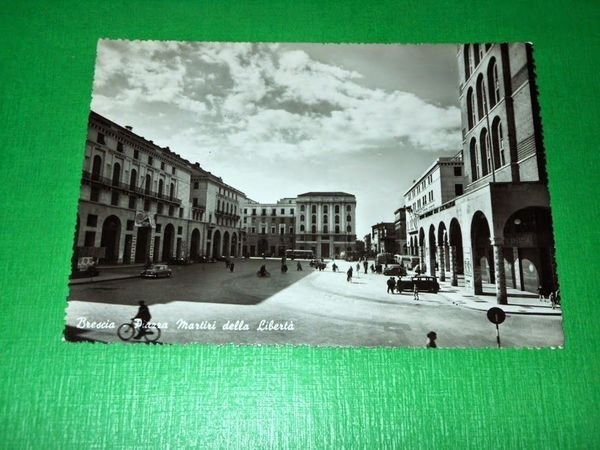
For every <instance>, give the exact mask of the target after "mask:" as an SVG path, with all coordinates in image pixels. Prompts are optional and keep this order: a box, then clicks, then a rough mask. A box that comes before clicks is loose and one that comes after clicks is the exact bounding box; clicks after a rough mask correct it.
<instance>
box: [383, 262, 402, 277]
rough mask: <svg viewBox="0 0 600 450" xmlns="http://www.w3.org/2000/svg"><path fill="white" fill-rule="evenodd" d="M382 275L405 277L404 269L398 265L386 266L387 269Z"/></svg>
mask: <svg viewBox="0 0 600 450" xmlns="http://www.w3.org/2000/svg"><path fill="white" fill-rule="evenodd" d="M383 274H384V275H390V276H396V277H403V276H405V275H406V269H405V268H404V266H403V265H400V264H388V266H387V268H385V269H384V270H383Z"/></svg>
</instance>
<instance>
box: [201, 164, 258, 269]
mask: <svg viewBox="0 0 600 450" xmlns="http://www.w3.org/2000/svg"><path fill="white" fill-rule="evenodd" d="M191 183H192V189H191V197H190V199H191V208H192V220H193V221H194V222H200V225H201V228H196V229H195V230H194V231H193V233H192V235H191V239H192V241H191V242H192V245H191V248H190V256H191V258H192V259H193V258H195V257H196V256H199V255H202V254H203V256H206V257H208V258H217V257H220V256H225V257H229V256H234V257H235V256H239V255H241V254H242V253H241V250H242V227H241V205H242V203H243V202H244V201H245V198H246V197H245V195H244V193H243V192H241V191H239V190H237V189H235V188H234V187H232V186H230V185H228V184H226V183H224V182H223V179H222V178H221V177H218V176H216V175H214V174H212V173H210V172H208V171H206V170H204V169H202V168H201V167H200V165H199V164H198V163H196V164H194V165H193V166H192V170H191ZM202 249H204V252H202Z"/></svg>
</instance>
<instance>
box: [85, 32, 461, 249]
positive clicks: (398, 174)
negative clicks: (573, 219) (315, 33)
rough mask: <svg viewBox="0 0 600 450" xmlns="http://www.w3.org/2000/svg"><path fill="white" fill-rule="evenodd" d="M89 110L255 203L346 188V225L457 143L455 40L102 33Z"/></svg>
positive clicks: (370, 220) (370, 212) (387, 206)
mask: <svg viewBox="0 0 600 450" xmlns="http://www.w3.org/2000/svg"><path fill="white" fill-rule="evenodd" d="M92 109H93V110H94V111H96V112H97V113H99V114H102V115H104V116H106V117H108V118H109V119H111V120H113V121H115V122H117V123H119V124H121V125H131V126H133V131H134V132H135V133H137V134H139V135H141V136H143V137H145V138H146V139H149V140H153V141H154V142H155V143H157V144H158V145H161V146H163V147H166V146H169V147H170V148H171V149H172V150H173V151H175V152H177V153H179V154H180V155H182V156H183V157H185V158H187V159H189V160H190V161H193V162H196V161H197V162H199V163H200V165H201V166H202V167H203V168H205V169H206V170H209V171H211V172H213V173H214V174H216V175H218V176H221V177H222V178H223V181H225V182H226V183H228V184H230V185H232V186H234V187H236V188H237V189H239V190H241V191H243V192H244V193H245V194H246V195H247V196H248V197H250V198H252V199H253V200H256V201H259V202H275V201H276V200H278V199H280V198H282V197H294V196H296V195H297V194H300V193H303V192H307V191H345V192H349V193H353V194H354V195H356V198H357V217H356V219H357V227H358V229H357V235H358V236H359V238H360V237H362V236H364V235H365V234H366V233H368V232H370V227H371V225H373V224H375V223H377V222H381V221H393V217H394V214H393V213H394V210H395V209H397V208H398V207H400V206H402V204H403V197H402V195H403V193H404V192H405V191H406V189H407V188H408V187H409V186H410V184H411V182H412V180H414V179H415V178H416V177H418V176H419V175H420V174H421V173H422V172H423V170H425V169H426V168H427V167H428V166H429V165H431V164H432V163H433V161H434V160H435V159H436V158H437V157H438V156H443V155H452V154H455V153H456V152H458V151H459V150H460V146H461V142H460V111H459V109H458V75H457V62H456V47H455V46H454V45H436V46H415V45H412V46H399V45H379V44H378V45H356V44H353V45H334V44H331V45H321V44H238V43H228V44H224V43H190V42H158V41H113V40H102V41H100V42H99V45H98V54H97V61H96V72H95V77H94V87H93V98H92Z"/></svg>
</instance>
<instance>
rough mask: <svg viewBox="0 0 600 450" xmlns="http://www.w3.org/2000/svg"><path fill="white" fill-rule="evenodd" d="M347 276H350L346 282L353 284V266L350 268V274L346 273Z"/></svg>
mask: <svg viewBox="0 0 600 450" xmlns="http://www.w3.org/2000/svg"><path fill="white" fill-rule="evenodd" d="M346 275H347V276H348V277H347V278H346V281H347V282H348V283H352V266H350V268H349V269H348V272H346Z"/></svg>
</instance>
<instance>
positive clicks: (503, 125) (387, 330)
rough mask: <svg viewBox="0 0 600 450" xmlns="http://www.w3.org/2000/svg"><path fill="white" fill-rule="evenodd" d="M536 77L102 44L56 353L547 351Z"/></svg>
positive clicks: (524, 66) (547, 270) (477, 60)
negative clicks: (89, 346)
mask: <svg viewBox="0 0 600 450" xmlns="http://www.w3.org/2000/svg"><path fill="white" fill-rule="evenodd" d="M375 60H377V64H374V62H375ZM409 62H411V64H406V63H409ZM412 62H414V64H413V63H412ZM433 67H435V68H436V70H435V71H432V70H431V69H432V68H433ZM533 68H534V60H533V52H532V48H531V46H530V45H529V44H522V43H501V44H498V43H496V44H492V43H481V44H476V43H474V44H464V45H439V46H436V45H432V46H402V45H369V46H357V45H326V44H250V43H246V44H243V43H239V44H236V43H187V42H158V41H111V40H102V41H100V44H99V46H98V55H97V63H96V74H95V79H94V94H93V99H92V105H91V110H90V115H89V121H88V129H87V138H86V143H85V149H84V155H83V166H82V169H83V170H82V178H81V191H80V198H79V209H78V213H77V219H76V225H75V239H74V243H73V259H72V269H73V272H72V279H71V286H70V295H69V298H68V306H67V318H66V329H65V336H66V338H67V339H68V340H73V341H82V340H83V341H101V342H116V341H127V342H147V341H148V339H149V337H150V336H152V337H153V339H154V340H155V341H156V342H160V343H192V342H196V343H214V344H294V345H323V346H355V347H360V346H366V347H377V346H390V347H423V346H428V347H436V346H438V347H455V348H461V347H490V346H499V343H500V341H501V342H502V344H501V345H502V346H503V347H548V346H551V347H557V346H561V345H562V343H563V336H562V328H561V323H562V322H561V309H560V288H559V283H558V276H557V271H556V265H555V261H554V251H555V249H554V235H553V225H552V216H551V209H550V199H549V194H548V187H547V181H548V180H547V173H546V168H545V157H544V147H543V140H542V135H541V118H540V116H539V106H538V103H537V90H536V86H535V74H534V70H533ZM171 145H173V149H172V148H171ZM209 169H210V170H209ZM296 258H298V259H299V261H301V264H302V265H303V270H301V271H300V270H296V269H297V268H296V262H297V261H295V259H296ZM309 261H312V263H313V264H312V265H314V264H317V265H322V266H323V267H324V270H314V268H313V267H311V266H309ZM284 262H285V263H287V266H285V269H286V270H282V267H283V265H284ZM363 262H366V265H367V268H366V269H365V270H366V272H367V273H365V270H363V266H362V264H363ZM230 263H232V264H233V266H230ZM263 264H264V269H263V270H264V271H268V272H270V276H268V277H257V271H260V270H261V266H262V265H263ZM388 265H389V266H390V269H393V270H396V271H397V272H394V273H388V275H396V276H398V275H400V274H401V275H402V276H403V277H404V281H403V282H404V283H407V284H406V286H409V287H408V291H405V292H401V293H398V292H395V293H389V292H386V283H387V281H388V279H389V277H388V276H385V270H382V268H383V269H387V268H388ZM335 266H337V267H338V268H339V270H333V269H334V267H335ZM370 266H373V269H371V268H370ZM350 267H353V268H354V274H353V275H354V276H352V277H349V278H351V279H348V280H346V277H347V275H346V272H347V270H348V269H349V268H350ZM375 267H378V269H375ZM142 270H144V271H147V273H146V274H150V275H151V276H158V275H159V274H162V275H164V276H165V277H166V278H165V279H160V280H147V279H142V278H140V272H141V271H142ZM377 272H379V273H377ZM381 272H383V273H384V274H381ZM415 275H419V276H420V277H421V278H422V279H423V280H425V278H426V279H427V280H429V281H427V282H428V283H434V284H435V285H436V286H437V285H438V284H439V292H438V289H437V288H436V289H433V290H432V292H426V291H421V292H418V291H419V289H418V288H417V287H416V286H417V284H418V283H420V282H421V281H419V280H418V279H416V278H415V279H413V278H412V277H413V276H415ZM413 287H414V288H415V292H412V290H413ZM140 302H143V303H140ZM136 308H138V309H136ZM491 308H500V312H499V313H496V314H495V315H491V316H489V317H495V319H494V320H496V321H499V320H500V319H498V317H500V316H499V315H498V314H500V315H501V316H502V318H504V315H505V314H506V320H505V321H503V322H502V323H501V324H500V325H499V327H498V328H497V327H496V326H495V324H493V323H491V322H490V320H491V319H489V320H488V315H487V312H488V311H489V310H490V309H491ZM496 311H498V309H497V310H496ZM136 314H137V315H136ZM132 317H134V318H136V320H137V322H136V323H135V327H138V328H139V326H140V325H141V326H142V327H146V326H147V325H148V324H150V325H151V326H155V327H157V328H155V332H154V333H142V332H138V333H137V335H136V336H135V338H134V337H133V332H132V330H133V329H134V325H133V322H131V324H129V325H128V323H129V321H131V320H133V319H132ZM150 318H151V319H150ZM148 329H149V328H148ZM119 330H121V332H119ZM123 330H128V331H127V332H126V333H123V332H122V331H123ZM498 333H501V334H502V337H501V338H500V336H499V334H498ZM124 334H125V335H126V338H125V337H124Z"/></svg>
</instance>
